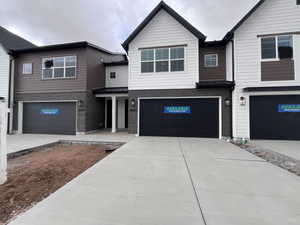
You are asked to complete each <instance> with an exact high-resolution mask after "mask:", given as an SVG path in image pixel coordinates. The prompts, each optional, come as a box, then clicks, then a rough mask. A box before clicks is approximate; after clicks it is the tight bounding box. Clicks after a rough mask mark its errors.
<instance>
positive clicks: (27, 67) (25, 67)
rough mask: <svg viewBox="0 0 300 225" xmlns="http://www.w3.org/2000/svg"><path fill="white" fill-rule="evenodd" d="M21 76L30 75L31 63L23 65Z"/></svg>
mask: <svg viewBox="0 0 300 225" xmlns="http://www.w3.org/2000/svg"><path fill="white" fill-rule="evenodd" d="M22 73H23V74H32V63H24V64H23V71H22Z"/></svg>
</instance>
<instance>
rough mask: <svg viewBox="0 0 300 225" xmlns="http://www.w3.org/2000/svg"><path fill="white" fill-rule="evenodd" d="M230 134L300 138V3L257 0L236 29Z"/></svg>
mask: <svg viewBox="0 0 300 225" xmlns="http://www.w3.org/2000/svg"><path fill="white" fill-rule="evenodd" d="M230 36H233V38H232V39H233V40H234V46H235V48H234V49H235V50H234V55H235V68H234V70H235V82H236V87H235V90H234V92H233V136H234V137H235V138H251V139H298V140H299V139H300V132H299V127H300V1H298V0H264V1H260V2H259V3H258V4H257V5H256V6H255V7H254V8H253V9H252V10H251V11H250V12H249V13H248V14H247V15H246V17H245V18H244V19H243V20H242V21H240V22H239V23H238V24H237V26H235V28H234V29H233V30H232V31H231V32H230V33H228V35H227V38H228V37H230Z"/></svg>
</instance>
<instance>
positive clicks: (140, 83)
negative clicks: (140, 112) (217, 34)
mask: <svg viewBox="0 0 300 225" xmlns="http://www.w3.org/2000/svg"><path fill="white" fill-rule="evenodd" d="M198 43H199V41H198V38H197V37H195V36H194V35H193V34H192V33H191V32H190V31H188V30H187V29H186V28H185V27H183V26H182V25H181V24H180V23H179V22H178V21H177V20H175V19H174V18H173V17H172V16H170V15H169V14H168V13H167V12H166V11H164V10H161V11H160V12H158V13H157V15H156V16H155V17H154V18H153V19H152V20H151V21H150V22H149V23H148V24H147V26H146V27H145V28H144V29H143V30H142V31H141V32H140V33H139V34H138V35H137V36H136V37H135V39H134V40H133V41H132V42H131V43H130V44H129V51H128V56H129V79H128V81H129V82H128V88H129V90H145V89H185V88H195V83H196V82H198V81H199V62H198V60H199V56H198V55H199V51H198V49H199V46H198ZM176 45H186V47H185V71H183V72H165V73H144V74H142V73H141V63H140V62H141V51H140V48H151V47H165V46H176Z"/></svg>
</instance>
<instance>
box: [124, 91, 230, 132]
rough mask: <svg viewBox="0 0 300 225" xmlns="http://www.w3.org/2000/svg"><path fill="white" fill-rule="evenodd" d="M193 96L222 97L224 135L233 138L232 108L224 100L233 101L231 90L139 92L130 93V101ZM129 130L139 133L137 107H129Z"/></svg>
mask: <svg viewBox="0 0 300 225" xmlns="http://www.w3.org/2000/svg"><path fill="white" fill-rule="evenodd" d="M193 96H221V97H222V101H223V102H222V135H223V136H224V137H229V136H231V130H232V129H231V107H228V106H225V104H224V100H225V99H226V98H227V99H230V100H231V90H229V89H222V88H220V89H201V90H200V89H199V90H198V89H179V90H174V89H172V90H137V91H129V101H130V100H131V99H135V100H136V102H137V99H138V98H139V97H193ZM128 128H129V132H130V133H137V105H136V107H132V106H129V113H128Z"/></svg>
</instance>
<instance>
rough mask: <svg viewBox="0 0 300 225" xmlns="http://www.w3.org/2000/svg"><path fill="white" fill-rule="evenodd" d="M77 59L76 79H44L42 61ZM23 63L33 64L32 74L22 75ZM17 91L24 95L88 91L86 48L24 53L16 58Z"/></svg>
mask: <svg viewBox="0 0 300 225" xmlns="http://www.w3.org/2000/svg"><path fill="white" fill-rule="evenodd" d="M72 55H75V56H76V57H77V67H76V78H70V79H55V80H43V79H42V60H43V58H48V57H63V56H72ZM23 63H32V64H33V73H32V74H26V75H25V74H22V66H23ZM15 68H16V70H15V91H16V92H17V93H18V92H22V93H31V92H46V91H74V90H75V91H84V90H87V88H86V87H87V60H86V48H80V49H69V50H56V51H46V52H35V53H24V54H21V55H19V56H18V57H17V58H16V66H15Z"/></svg>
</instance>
